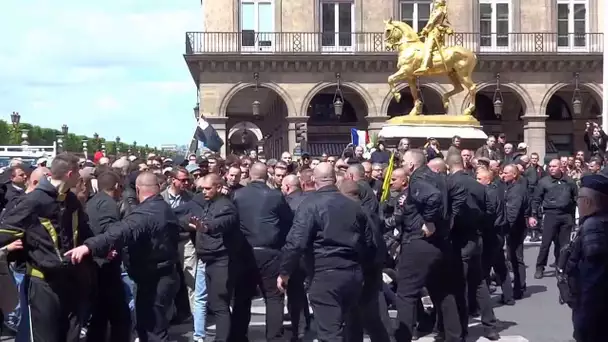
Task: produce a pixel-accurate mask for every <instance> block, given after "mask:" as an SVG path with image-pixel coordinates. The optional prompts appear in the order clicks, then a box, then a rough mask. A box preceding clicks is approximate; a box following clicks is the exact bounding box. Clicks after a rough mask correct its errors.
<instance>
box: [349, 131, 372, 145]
mask: <svg viewBox="0 0 608 342" xmlns="http://www.w3.org/2000/svg"><path fill="white" fill-rule="evenodd" d="M350 139H351V143H352V144H353V145H354V146H361V147H363V148H365V149H367V144H369V142H370V140H369V134H368V133H367V131H360V130H358V129H356V128H351V129H350Z"/></svg>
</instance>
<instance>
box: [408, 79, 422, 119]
mask: <svg viewBox="0 0 608 342" xmlns="http://www.w3.org/2000/svg"><path fill="white" fill-rule="evenodd" d="M407 83H408V85H409V87H410V93H411V94H412V99H413V100H414V108H412V110H410V114H409V115H419V114H422V105H423V104H422V100H420V97H419V96H418V86H417V85H416V78H415V77H410V78H408V79H407Z"/></svg>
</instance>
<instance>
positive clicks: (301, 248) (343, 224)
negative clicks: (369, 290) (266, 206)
mask: <svg viewBox="0 0 608 342" xmlns="http://www.w3.org/2000/svg"><path fill="white" fill-rule="evenodd" d="M314 180H315V186H316V188H317V191H316V193H315V194H314V195H312V196H310V197H308V198H306V199H305V200H304V202H303V203H302V204H301V205H300V206H299V207H298V210H297V211H296V214H295V218H294V223H293V227H292V228H291V230H290V231H289V235H288V237H287V242H286V243H285V246H284V247H283V251H282V252H283V253H282V254H283V255H282V262H281V267H280V275H279V276H278V277H277V278H276V283H277V287H278V288H279V289H281V290H283V291H284V290H285V288H286V285H288V281H289V277H290V275H291V274H292V273H293V272H294V270H295V269H296V268H297V265H298V264H299V261H300V258H301V257H302V255H303V253H305V252H306V251H307V250H308V249H309V248H310V246H312V253H314V268H315V269H314V278H313V281H312V284H311V287H310V289H309V298H310V304H311V305H312V308H313V311H314V313H315V321H316V322H317V327H318V331H317V339H318V340H319V341H321V342H334V341H343V340H344V339H345V337H346V334H345V330H344V325H345V323H346V325H348V324H349V322H348V321H346V322H345V320H348V318H350V317H352V316H351V315H352V313H354V311H353V310H356V309H357V303H358V300H359V298H360V295H361V289H362V281H363V274H362V269H361V268H362V265H363V264H364V263H365V262H368V261H369V260H373V257H374V253H375V248H374V242H373V237H372V231H371V229H370V228H369V221H368V217H367V216H366V215H365V213H364V212H363V209H362V208H361V205H360V204H359V203H357V202H355V201H352V200H351V199H349V198H347V197H345V196H344V195H342V194H341V193H340V192H339V190H338V188H337V187H336V186H335V183H336V174H335V171H334V170H333V166H332V165H331V164H329V163H321V164H319V165H318V166H317V167H316V168H315V169H314Z"/></svg>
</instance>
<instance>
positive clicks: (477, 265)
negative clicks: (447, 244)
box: [454, 238, 496, 337]
mask: <svg viewBox="0 0 608 342" xmlns="http://www.w3.org/2000/svg"><path fill="white" fill-rule="evenodd" d="M459 247H461V248H455V251H454V252H455V253H457V255H455V256H454V259H455V261H456V260H458V259H460V264H459V266H458V269H460V271H461V272H462V274H461V277H462V281H461V282H460V286H461V288H460V290H459V291H458V295H457V296H456V303H457V305H458V312H459V316H460V323H461V326H462V332H463V337H466V335H467V331H468V326H469V313H470V312H471V308H479V310H480V314H481V323H482V324H483V325H484V326H485V327H488V328H493V327H494V326H495V325H496V316H495V315H494V309H493V308H492V300H491V297H490V290H489V288H488V283H487V282H486V278H485V277H484V272H483V269H482V263H481V254H482V245H481V238H479V239H477V241H468V242H467V243H466V244H465V245H464V246H459ZM458 251H460V253H458ZM471 293H472V294H473V296H472V297H473V298H472V299H473V300H474V301H475V302H471V301H470V298H471V296H469V294H471Z"/></svg>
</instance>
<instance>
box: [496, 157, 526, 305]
mask: <svg viewBox="0 0 608 342" xmlns="http://www.w3.org/2000/svg"><path fill="white" fill-rule="evenodd" d="M519 177H520V174H519V169H518V168H517V166H516V165H507V166H505V168H504V169H503V173H502V180H503V182H504V184H505V221H506V226H507V254H508V256H509V261H510V262H511V266H512V269H513V298H514V299H516V300H517V299H522V298H523V296H524V293H525V291H526V264H525V263H524V240H525V238H526V219H527V218H528V217H529V216H530V215H529V212H530V210H529V206H528V189H527V187H526V186H525V185H524V184H522V183H521V182H520V181H519Z"/></svg>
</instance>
